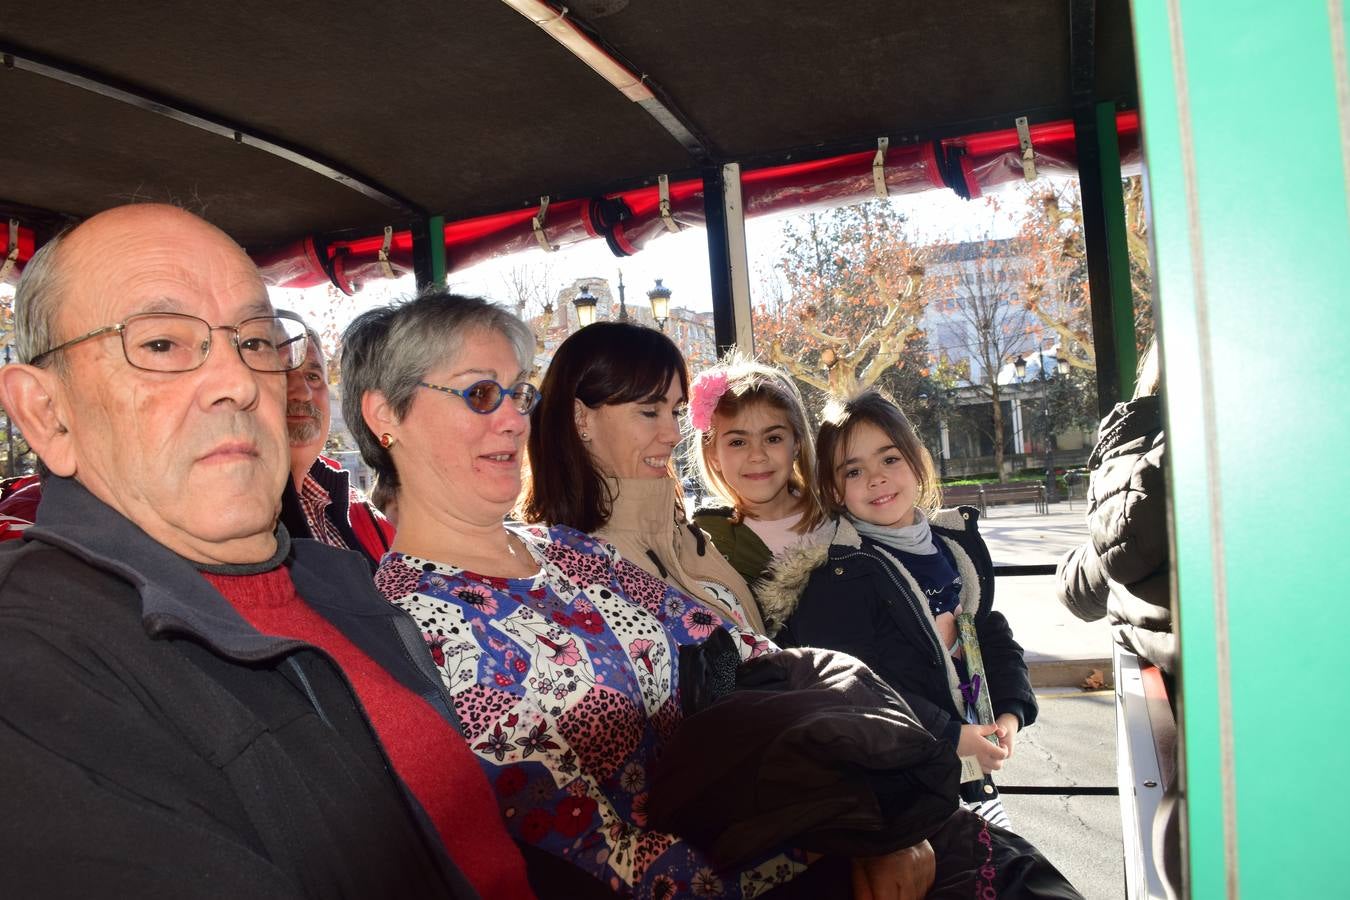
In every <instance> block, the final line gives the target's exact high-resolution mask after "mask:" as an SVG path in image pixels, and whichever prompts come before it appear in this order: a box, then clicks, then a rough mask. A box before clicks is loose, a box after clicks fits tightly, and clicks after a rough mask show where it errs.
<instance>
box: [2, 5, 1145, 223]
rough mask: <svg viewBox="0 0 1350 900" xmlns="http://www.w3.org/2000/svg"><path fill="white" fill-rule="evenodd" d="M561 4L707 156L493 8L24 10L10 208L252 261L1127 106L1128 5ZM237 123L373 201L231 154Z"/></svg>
mask: <svg viewBox="0 0 1350 900" xmlns="http://www.w3.org/2000/svg"><path fill="white" fill-rule="evenodd" d="M568 5H569V6H571V7H572V9H571V11H570V13H569V15H570V16H571V17H572V18H573V19H575V20H576V21H578V22H579V23H580V24H581V25H582V26H583V27H584V28H585V29H587V30H588V31H590V32H591V33H592V34H593V36H594V37H595V38H596V39H597V40H598V41H599V42H600V43H601V44H602V45H603V46H605V47H606V48H607V49H608V50H610V51H611V52H612V53H613V55H614V56H615V57H616V58H617V59H619V60H621V61H623V62H624V63H625V64H626V65H627V66H628V68H629V69H631V70H632V71H634V72H636V73H639V74H643V75H646V76H647V77H648V79H649V83H650V84H652V85H653V87H654V89H655V90H656V92H657V96H658V98H660V99H662V100H664V101H665V103H666V105H667V106H668V108H669V109H670V110H671V112H672V113H673V114H674V115H675V117H676V118H678V119H679V120H680V121H681V122H682V123H683V124H684V125H685V126H686V127H687V129H688V130H689V132H691V133H692V134H693V135H695V136H696V137H697V138H698V139H699V140H700V141H701V142H702V149H701V150H699V151H697V152H691V151H690V150H688V149H686V147H684V146H682V145H681V144H680V143H679V142H678V141H677V140H676V139H675V138H674V137H673V136H672V135H671V133H670V132H669V131H667V130H666V129H665V128H664V127H663V126H662V125H661V124H660V123H659V122H658V121H657V119H656V118H653V116H652V115H649V114H648V112H647V111H645V110H644V109H643V108H642V107H641V106H639V105H638V104H636V103H634V102H632V101H630V100H628V99H626V98H625V97H624V96H623V95H622V94H621V93H619V92H618V91H617V90H616V89H614V88H613V87H611V86H610V85H609V84H608V83H606V82H605V81H604V80H602V79H601V78H600V77H599V76H597V75H596V74H595V73H594V72H592V71H591V70H590V69H589V68H587V67H586V66H585V65H584V64H583V63H581V62H580V61H578V60H577V59H576V58H575V57H573V56H572V55H571V54H570V53H569V52H568V51H567V50H566V49H564V48H563V47H562V46H560V45H559V44H558V43H556V42H555V41H554V40H553V39H552V38H550V37H549V36H548V35H547V34H546V33H545V32H543V31H542V30H540V29H539V28H537V27H536V26H535V25H533V24H532V23H531V22H530V21H528V20H527V19H526V18H525V17H524V16H522V15H521V14H520V13H518V12H516V11H515V10H513V9H512V8H510V7H509V6H507V5H506V4H505V3H503V2H498V0H400V2H397V3H385V4H365V3H363V4H355V3H345V4H344V3H341V2H334V0H324V2H318V0H284V2H277V0H266V2H263V0H236V2H233V3H220V2H217V0H212V2H204V0H174V2H166V0H144V2H140V3H136V4H122V3H106V2H89V0H84V2H81V0H42V2H30V3H22V4H8V5H7V6H8V8H7V9H6V11H5V14H4V16H3V18H0V50H2V51H3V52H4V53H6V54H8V55H10V56H12V57H13V59H12V60H7V61H6V65H5V66H4V67H3V68H0V97H3V98H4V102H3V110H4V121H5V125H4V127H3V132H0V210H5V209H11V210H12V209H16V208H22V207H27V208H35V209H38V210H47V211H52V212H54V213H57V214H60V215H63V216H77V217H82V216H87V215H90V214H92V213H94V212H97V211H98V210H100V209H103V208H106V207H109V206H113V205H117V204H119V203H123V202H126V201H129V200H132V199H137V198H149V199H171V200H174V201H176V202H180V203H183V204H184V205H187V206H189V207H191V208H194V209H197V210H199V211H201V212H202V213H203V214H204V215H205V216H206V217H207V218H209V219H211V220H213V221H215V222H216V223H217V224H219V225H220V226H221V227H223V228H225V229H226V230H227V231H229V232H230V233H231V234H233V235H234V236H235V237H236V238H237V239H238V240H240V241H241V242H242V243H244V244H245V245H248V246H253V247H256V246H260V245H266V244H271V243H277V242H281V241H285V240H289V239H293V238H296V237H298V236H301V235H304V234H310V233H330V232H334V231H337V230H343V229H349V230H356V231H362V232H371V231H376V230H378V229H379V228H380V227H382V226H383V225H385V224H399V223H404V222H408V221H410V220H412V219H414V218H417V217H418V216H420V215H422V214H426V213H431V214H443V215H446V216H447V217H448V218H451V219H456V218H463V217H467V216H471V215H477V214H481V213H486V212H495V211H500V210H506V209H513V208H518V207H521V206H523V205H527V204H537V203H538V199H539V197H540V196H541V195H543V194H551V195H552V196H553V197H555V198H559V197H576V196H585V195H591V194H595V193H599V192H602V191H606V190H611V189H618V188H621V187H629V186H633V185H635V184H637V183H641V182H644V181H647V180H651V179H654V178H655V176H656V175H658V174H660V173H670V174H672V175H679V174H688V173H690V172H693V171H696V170H697V169H698V168H699V167H700V166H702V165H706V164H707V163H709V162H714V163H716V162H725V161H736V160H740V161H746V162H752V163H753V162H763V163H767V162H778V161H783V160H785V159H788V158H794V159H799V158H802V157H803V156H809V155H812V154H815V155H819V154H822V153H825V152H831V151H835V150H841V149H845V148H851V147H856V146H863V145H866V144H868V143H873V144H874V143H875V140H876V138H877V137H879V136H881V135H887V136H890V137H891V139H892V140H893V141H899V140H911V139H914V138H917V137H929V136H939V135H949V134H953V133H960V132H963V131H972V130H981V129H985V128H991V127H999V128H1007V127H1009V126H1010V125H1011V123H1012V120H1013V118H1014V117H1016V116H1018V115H1029V116H1030V117H1031V120H1032V121H1033V122H1036V121H1045V120H1049V119H1055V118H1068V117H1070V116H1071V115H1072V111H1073V106H1074V100H1075V93H1074V85H1075V73H1077V75H1076V77H1077V85H1078V87H1079V91H1078V98H1079V100H1080V101H1082V100H1084V99H1086V100H1106V101H1113V102H1116V103H1120V104H1124V105H1133V104H1134V96H1135V87H1134V67H1133V49H1132V47H1131V43H1130V27H1129V17H1128V9H1127V4H1126V0H1096V2H1093V0H1001V2H996V3H990V2H988V0H949V2H946V3H932V2H916V0H839V2H833V3H831V2H805V0H733V2H728V0H574V2H572V3H569V4H568ZM1094 8H1095V17H1096V27H1095V31H1093V32H1086V33H1083V32H1082V30H1081V29H1080V36H1079V38H1078V40H1077V42H1075V41H1074V40H1072V39H1071V35H1072V34H1073V33H1074V32H1073V30H1072V29H1071V26H1070V12H1071V9H1072V10H1073V11H1074V13H1075V15H1079V16H1080V17H1081V16H1082V15H1083V14H1084V13H1085V12H1092V11H1093V10H1094ZM1080 21H1081V18H1080ZM1071 46H1074V48H1075V50H1076V51H1077V52H1076V54H1075V55H1074V57H1073V58H1072V59H1071ZM16 62H17V63H18V64H13V65H12V64H11V63H16ZM1075 63H1076V64H1075ZM34 65H47V66H50V67H52V68H53V69H54V70H60V72H62V73H65V76H69V74H70V73H75V74H77V75H81V76H85V77H88V78H89V79H91V81H93V82H97V83H99V84H101V85H105V86H107V85H111V86H113V87H115V88H118V89H121V90H124V91H126V92H128V93H130V94H136V95H140V96H142V97H149V98H151V99H154V100H158V101H161V102H162V103H164V104H166V105H168V106H172V107H174V108H176V109H178V110H183V111H188V112H191V113H195V114H197V115H199V116H202V117H203V118H206V119H209V120H211V121H213V122H215V123H218V124H219V123H224V124H225V125H226V126H227V133H226V134H224V135H220V134H213V133H210V132H209V131H204V130H201V129H199V128H195V127H191V126H190V125H187V124H183V123H182V122H180V121H176V120H174V119H172V118H166V117H165V116H163V115H161V114H159V113H157V112H155V111H151V110H148V109H146V108H142V107H138V106H136V105H134V104H128V103H126V102H122V101H121V100H118V99H113V98H110V97H109V96H106V93H107V92H106V91H105V93H104V94H100V93H97V92H94V91H91V90H87V89H85V88H82V87H77V86H74V85H72V84H70V83H68V82H69V80H70V79H69V77H65V80H62V77H55V78H54V77H49V76H48V75H44V74H39V73H38V72H35V71H33V70H32V69H33V67H34ZM230 128H233V129H238V130H239V131H240V132H242V133H243V135H245V136H257V137H258V138H260V139H265V140H268V141H271V142H274V143H275V144H277V145H280V146H282V147H285V148H288V149H290V150H292V151H295V152H296V153H298V154H300V155H301V156H303V157H305V158H307V159H309V160H313V161H317V162H318V163H322V164H324V165H327V166H329V167H331V168H332V169H336V170H338V171H340V172H341V173H345V175H346V176H349V177H350V178H351V179H354V180H355V181H356V182H360V183H361V184H362V185H364V186H365V188H366V191H365V193H363V192H362V191H360V190H354V189H353V188H352V187H351V186H348V185H347V184H344V183H341V181H340V180H334V178H331V177H327V176H325V175H323V174H319V173H317V172H315V171H312V170H311V168H306V167H305V166H303V165H297V164H296V163H295V162H292V161H288V160H287V159H284V158H282V157H280V156H277V155H274V154H273V153H269V152H267V151H265V150H263V149H258V148H257V147H255V146H249V144H248V139H247V138H245V139H244V140H243V142H238V141H236V140H233V139H232V137H231V135H230V134H229V133H228V129H230ZM30 213H31V209H30ZM29 218H30V220H31V219H32V216H31V215H30V216H29Z"/></svg>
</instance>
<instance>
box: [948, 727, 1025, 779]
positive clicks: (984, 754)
mask: <svg viewBox="0 0 1350 900" xmlns="http://www.w3.org/2000/svg"><path fill="white" fill-rule="evenodd" d="M998 731H999V726H997V725H962V726H961V739H960V740H959V741H958V742H957V744H956V755H957V756H973V757H975V760H976V762H978V763H979V764H980V769H981V771H983V772H984V774H986V775H988V774H989V773H990V772H997V771H998V770H999V769H1001V768H1003V761H1004V760H1005V759H1007V758H1008V757H1009V756H1011V755H1012V750H1010V749H1007V748H1004V747H1003V745H1002V742H1001V740H1000V743H998V744H994V743H991V742H990V741H989V738H988V735H991V734H993V735H997V734H998Z"/></svg>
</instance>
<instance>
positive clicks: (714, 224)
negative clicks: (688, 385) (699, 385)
mask: <svg viewBox="0 0 1350 900" xmlns="http://www.w3.org/2000/svg"><path fill="white" fill-rule="evenodd" d="M703 211H704V216H705V221H706V227H707V229H708V273H709V276H710V278H711V280H712V301H713V326H714V329H715V331H716V335H717V353H718V355H719V356H720V355H722V354H723V353H725V352H726V351H728V350H730V349H731V348H733V347H739V348H740V349H741V350H742V352H744V353H747V354H752V353H753V352H754V334H753V330H752V323H751V320H750V266H749V263H748V261H747V259H746V252H745V210H744V208H743V206H742V202H741V167H740V166H739V165H738V164H736V163H730V164H728V165H725V166H721V167H719V168H716V169H708V170H706V171H705V172H704V174H703Z"/></svg>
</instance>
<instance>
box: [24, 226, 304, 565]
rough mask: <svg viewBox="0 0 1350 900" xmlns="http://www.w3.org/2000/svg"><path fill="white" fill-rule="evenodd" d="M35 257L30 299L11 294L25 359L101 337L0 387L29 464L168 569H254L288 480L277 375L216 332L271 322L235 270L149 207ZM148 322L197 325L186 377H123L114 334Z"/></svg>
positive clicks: (209, 235) (203, 239)
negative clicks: (38, 465) (63, 479)
mask: <svg viewBox="0 0 1350 900" xmlns="http://www.w3.org/2000/svg"><path fill="white" fill-rule="evenodd" d="M43 253H44V258H43V259H42V260H35V262H38V263H39V265H38V270H37V272H36V273H34V272H33V267H31V266H30V269H29V271H27V272H25V273H24V280H25V282H26V281H27V280H28V279H29V278H30V277H37V278H38V280H39V284H38V285H37V287H38V288H39V289H38V290H36V291H35V290H33V287H32V286H31V285H26V284H23V283H21V286H20V291H21V294H22V296H19V295H16V306H18V309H16V319H17V320H18V324H19V327H20V329H23V330H24V331H25V333H24V334H23V335H21V337H20V340H21V341H24V342H25V343H24V348H25V349H24V354H25V355H24V357H23V358H24V359H26V360H29V361H31V360H32V359H33V358H34V357H35V356H37V355H39V354H41V353H43V352H46V351H49V350H51V348H53V347H57V346H60V345H61V344H63V343H65V342H71V341H74V339H76V338H80V337H82V336H85V335H88V334H89V333H90V332H94V331H102V332H103V333H101V334H99V335H98V336H96V337H93V338H91V339H89V340H81V341H78V342H73V343H71V344H70V346H67V347H64V348H63V349H61V350H58V351H57V352H56V354H55V356H59V357H61V362H60V364H59V368H58V367H52V366H47V365H46V364H45V363H46V359H44V360H43V362H44V365H43V366H42V367H41V368H35V367H33V366H27V365H25V366H22V367H19V368H20V371H19V372H16V373H15V374H14V375H12V376H9V377H6V378H5V380H4V395H5V397H6V406H7V407H9V408H10V410H11V413H12V414H15V415H16V418H19V419H26V421H22V422H21V424H22V427H23V431H24V435H25V437H27V438H29V442H30V444H31V445H32V446H33V448H34V449H35V450H36V451H37V453H38V455H39V457H41V458H42V460H43V462H44V463H45V464H46V465H47V467H48V468H49V469H50V470H51V471H52V472H53V473H55V474H57V475H65V476H70V477H73V478H75V479H77V480H78V481H79V482H80V483H81V484H83V485H84V486H85V487H86V488H88V489H89V490H90V491H91V492H92V493H93V494H94V495H95V496H97V497H98V498H99V499H100V500H103V501H104V502H105V503H107V504H108V505H109V506H111V507H113V508H114V509H115V510H117V511H118V512H120V513H122V514H123V515H124V516H126V517H127V518H129V519H131V520H132V521H133V522H135V523H136V524H137V525H139V526H140V527H141V528H142V529H144V530H145V531H146V532H147V533H149V534H150V535H151V536H152V537H154V538H156V539H157V540H159V541H160V542H161V543H163V544H165V545H166V546H168V547H170V549H173V550H175V551H176V552H178V553H180V554H181V555H184V556H187V557H189V558H191V559H194V560H198V561H202V562H247V561H256V559H259V558H266V556H267V555H268V554H269V553H270V548H271V547H274V546H275V542H274V540H273V537H272V530H273V529H272V524H273V520H274V517H275V513H276V506H277V498H278V497H280V495H281V487H282V485H283V483H284V481H285V478H286V473H287V471H288V468H289V466H288V458H287V450H286V434H285V414H284V398H285V391H286V375H285V373H282V372H257V371H254V370H253V369H251V368H249V367H248V366H246V365H245V363H244V361H243V359H242V357H241V356H240V354H239V351H238V349H237V346H236V344H235V335H234V334H233V332H232V331H230V330H228V327H232V326H236V325H238V324H239V323H240V322H243V321H245V320H247V319H252V318H256V317H259V316H270V315H272V308H271V305H270V303H269V302H268V299H267V292H266V289H265V287H264V285H263V283H262V280H261V278H260V277H259V276H258V272H257V270H256V268H255V267H254V266H253V263H252V262H251V261H250V260H249V258H248V256H247V255H246V254H245V253H244V251H243V250H242V249H241V248H240V247H239V246H238V245H237V244H235V243H234V241H232V240H230V238H229V237H228V236H227V235H225V234H224V232H222V231H220V230H219V229H217V228H216V227H214V226H213V225H210V224H208V223H207V222H204V221H202V220H201V219H199V218H197V217H196V216H194V215H192V214H191V213H187V212H184V211H183V210H181V209H178V208H176V207H169V206H160V205H152V204H144V205H136V206H126V207H119V208H117V209H112V210H108V211H107V212H103V213H100V214H99V215H97V216H94V217H93V218H91V219H89V220H88V221H86V222H85V223H84V224H82V225H80V226H79V227H78V228H76V229H74V230H73V231H71V232H70V233H68V234H67V235H65V237H64V238H62V239H61V240H60V241H59V242H58V243H57V244H56V245H55V246H50V245H49V246H48V247H46V248H44V251H43ZM44 282H45V283H44ZM146 313H168V314H174V315H178V316H191V317H195V318H197V319H201V320H203V321H205V322H206V323H207V324H208V325H209V326H211V331H210V350H209V353H208V354H207V358H206V360H205V361H204V362H203V363H202V364H201V365H200V367H198V368H196V369H193V370H191V371H188V372H173V373H169V372H160V371H146V370H144V369H140V368H136V367H134V366H132V365H131V364H130V363H129V362H128V358H127V354H126V351H125V350H124V343H123V342H124V340H125V339H127V338H126V336H125V334H124V333H122V332H120V323H123V322H125V321H126V320H127V318H128V317H129V316H137V315H142V314H146ZM168 321H170V322H172V321H175V320H172V319H171V320H168ZM176 321H179V322H187V321H188V320H186V319H178V320H176ZM196 327H200V326H196ZM44 331H45V332H46V333H45V334H43V333H42V332H44ZM135 340H137V341H140V342H141V344H140V345H139V346H138V347H137V352H138V353H144V352H150V353H159V352H163V351H164V349H165V348H166V347H170V346H172V344H171V343H170V342H171V340H172V339H171V338H170V337H169V336H168V333H167V332H166V333H165V334H164V335H161V334H160V333H158V332H156V331H150V332H148V333H146V332H142V333H140V334H139V336H138V337H136V338H135ZM48 358H54V357H48Z"/></svg>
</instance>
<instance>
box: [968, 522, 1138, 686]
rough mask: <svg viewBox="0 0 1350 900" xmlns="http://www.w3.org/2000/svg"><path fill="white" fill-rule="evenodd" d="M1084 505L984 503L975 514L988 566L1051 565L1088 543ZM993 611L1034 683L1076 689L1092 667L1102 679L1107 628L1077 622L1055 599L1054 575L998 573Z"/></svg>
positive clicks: (1106, 671)
mask: <svg viewBox="0 0 1350 900" xmlns="http://www.w3.org/2000/svg"><path fill="white" fill-rule="evenodd" d="M1085 513H1086V507H1085V505H1084V503H1083V501H1081V500H1079V501H1077V502H1075V503H1074V504H1073V509H1070V508H1069V504H1068V503H1067V502H1061V503H1052V504H1051V505H1050V513H1049V514H1048V515H1040V514H1038V513H1036V511H1035V509H1034V508H1033V506H1032V505H1031V504H1014V505H1008V506H991V507H990V508H989V512H988V513H986V514H985V515H983V516H981V517H980V534H981V535H983V536H984V539H985V541H986V543H988V545H989V552H990V555H991V556H993V559H994V564H995V565H999V564H1010V565H1011V564H1015V565H1041V564H1053V563H1057V562H1059V560H1060V559H1061V558H1062V557H1063V556H1064V554H1065V553H1067V552H1068V551H1069V550H1070V549H1071V548H1073V547H1075V546H1077V545H1078V544H1080V543H1082V542H1083V541H1085V540H1087V526H1086V524H1085V522H1084V516H1085ZM994 608H995V609H997V610H1000V611H1001V612H1002V613H1003V614H1004V615H1005V616H1007V617H1008V621H1009V622H1010V623H1011V624H1012V629H1013V634H1014V636H1015V637H1016V638H1017V641H1018V643H1020V644H1021V645H1022V648H1023V650H1024V651H1025V653H1026V659H1027V665H1028V666H1030V668H1031V679H1032V683H1033V684H1034V685H1035V686H1036V687H1051V686H1056V687H1058V686H1064V687H1076V686H1078V685H1079V684H1081V683H1082V682H1083V680H1084V679H1085V678H1086V677H1087V676H1088V675H1089V674H1090V673H1091V672H1092V670H1094V669H1097V670H1100V671H1101V672H1102V675H1103V677H1104V678H1107V679H1108V680H1109V677H1110V674H1111V665H1110V660H1111V630H1110V628H1109V627H1108V625H1107V624H1106V620H1105V619H1101V620H1098V621H1096V622H1083V621H1081V620H1079V619H1078V618H1076V617H1075V616H1074V615H1073V614H1072V613H1070V612H1069V611H1068V610H1066V609H1065V608H1064V607H1063V605H1062V604H1060V602H1059V600H1058V599H1057V598H1056V596H1055V578H1054V576H1053V575H1030V576H1025V575H1024V576H1003V577H1001V578H999V579H998V581H997V584H996V585H995V590H994Z"/></svg>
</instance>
